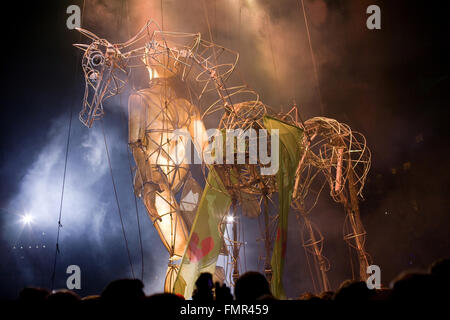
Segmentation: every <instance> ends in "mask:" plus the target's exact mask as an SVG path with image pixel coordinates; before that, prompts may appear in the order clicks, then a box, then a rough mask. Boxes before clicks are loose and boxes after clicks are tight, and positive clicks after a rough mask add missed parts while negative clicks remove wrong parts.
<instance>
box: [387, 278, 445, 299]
mask: <svg viewBox="0 0 450 320" xmlns="http://www.w3.org/2000/svg"><path fill="white" fill-rule="evenodd" d="M391 286H392V295H391V297H392V299H393V300H396V301H404V302H414V301H417V302H422V301H430V300H433V299H434V298H436V297H437V294H438V290H437V282H436V277H434V276H432V275H430V274H426V273H421V272H402V273H401V274H400V275H399V276H397V277H396V278H395V279H394V280H393V281H392V285H391Z"/></svg>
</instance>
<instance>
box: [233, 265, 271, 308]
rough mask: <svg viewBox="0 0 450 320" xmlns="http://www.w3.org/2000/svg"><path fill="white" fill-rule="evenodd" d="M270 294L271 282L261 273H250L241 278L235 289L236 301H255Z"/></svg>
mask: <svg viewBox="0 0 450 320" xmlns="http://www.w3.org/2000/svg"><path fill="white" fill-rule="evenodd" d="M268 294H271V292H270V288H269V282H267V279H266V277H264V276H263V275H262V274H261V273H259V272H255V271H249V272H246V273H244V274H243V275H242V276H240V277H239V279H238V280H237V281H236V285H235V287H234V296H235V298H236V300H249V301H250V300H252V301H253V300H257V299H258V298H260V297H262V296H264V295H268Z"/></svg>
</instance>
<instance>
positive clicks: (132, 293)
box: [101, 279, 145, 302]
mask: <svg viewBox="0 0 450 320" xmlns="http://www.w3.org/2000/svg"><path fill="white" fill-rule="evenodd" d="M143 288H144V284H143V283H142V281H141V280H138V279H120V280H114V281H112V282H110V283H109V284H108V285H107V286H106V288H105V290H103V292H102V295H101V299H102V300H104V301H108V302H115V301H117V302H131V301H139V300H141V299H142V298H144V297H145V294H144V290H143Z"/></svg>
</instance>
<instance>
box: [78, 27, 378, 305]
mask: <svg viewBox="0 0 450 320" xmlns="http://www.w3.org/2000/svg"><path fill="white" fill-rule="evenodd" d="M78 30H79V31H80V32H81V33H82V34H84V35H85V36H87V37H88V38H90V39H91V40H92V42H91V43H90V44H75V46H76V47H78V48H80V49H82V50H83V51H84V55H83V61H82V67H83V71H84V75H85V80H86V87H85V96H84V103H83V109H82V111H81V112H80V120H81V122H82V123H84V124H85V125H86V126H87V127H91V126H92V125H93V123H94V121H95V120H99V119H101V117H102V116H103V114H104V110H103V105H102V103H103V101H104V100H105V99H107V98H109V97H112V96H114V95H116V94H118V93H119V91H120V90H121V89H122V88H124V87H125V85H126V83H127V82H128V81H129V80H130V79H131V78H133V74H134V73H133V72H134V71H135V70H145V71H146V72H147V80H146V81H145V82H146V83H147V85H146V86H144V88H143V89H141V90H133V91H132V93H131V94H130V96H129V99H128V116H129V120H128V129H129V137H128V142H129V145H130V148H131V150H132V153H133V156H134V160H135V162H136V168H137V169H136V173H135V180H134V189H135V192H136V194H137V195H138V196H139V197H141V198H142V200H143V202H144V204H145V207H146V209H147V212H148V214H149V217H150V218H151V220H152V222H153V224H154V226H155V228H156V230H157V231H158V234H159V236H160V238H161V241H162V242H163V244H164V246H165V247H166V248H167V250H168V252H169V256H170V258H169V267H168V272H167V274H166V283H165V290H166V291H172V290H175V289H176V288H178V289H176V290H181V291H178V292H181V293H182V294H184V295H185V296H186V297H189V296H190V294H191V293H192V285H193V282H194V280H195V279H196V278H195V275H198V272H202V271H205V270H206V271H208V272H214V269H213V268H214V267H215V266H216V261H217V256H218V255H219V252H221V253H225V254H227V255H228V256H229V257H231V258H232V265H233V266H232V268H233V279H234V280H235V279H236V278H237V277H238V276H239V266H238V260H239V257H240V253H239V248H240V247H241V246H242V245H244V244H243V242H242V241H240V240H239V239H240V238H239V235H238V228H237V227H236V223H234V226H233V236H232V238H231V239H230V237H229V238H228V239H229V242H228V248H226V247H225V246H223V243H222V242H223V241H224V240H225V238H227V236H226V235H225V234H224V231H226V228H224V227H223V223H222V222H223V221H224V218H225V214H226V213H227V212H229V207H230V205H232V206H233V210H232V212H233V214H234V215H235V214H236V212H237V210H236V208H237V207H239V208H240V209H242V210H241V211H242V212H243V213H244V214H245V215H247V216H248V217H250V218H259V217H263V218H264V232H263V238H264V240H265V259H264V261H265V263H264V269H265V273H266V276H267V278H268V279H269V281H270V280H271V278H273V279H272V281H271V286H272V292H273V293H274V294H275V295H276V296H277V297H283V296H284V293H283V288H282V275H283V274H282V271H283V265H284V259H285V254H286V241H287V229H288V219H287V215H288V213H289V211H290V210H291V209H292V210H293V211H295V213H296V216H297V218H298V221H299V224H300V229H301V231H302V232H301V234H302V236H303V246H304V248H305V252H306V255H307V256H308V255H311V256H313V259H314V262H315V265H316V270H317V278H318V281H319V283H320V284H321V289H322V291H323V290H328V289H329V287H328V286H329V285H328V278H327V274H326V272H327V271H328V270H329V262H328V260H327V259H326V258H325V257H324V255H323V254H322V247H323V242H324V237H323V236H322V234H321V233H320V231H319V230H318V228H317V227H316V226H315V225H314V224H313V223H312V222H311V218H310V215H309V213H310V212H311V210H312V209H313V208H314V207H315V205H316V204H317V201H318V198H319V195H320V194H321V191H322V190H323V189H324V186H325V185H328V186H329V188H330V196H331V197H332V198H333V200H334V201H336V202H338V203H341V204H342V205H343V206H344V209H345V212H346V219H345V222H344V240H345V241H346V242H347V243H348V245H349V246H350V248H352V249H354V251H355V252H356V256H357V261H358V262H357V263H358V264H359V272H358V274H359V275H358V274H355V275H354V278H359V279H365V278H366V276H367V274H366V270H367V266H368V264H369V258H368V255H367V253H366V251H365V248H364V247H365V235H366V232H365V230H364V227H363V225H362V223H361V219H360V216H359V206H358V201H359V200H358V197H359V198H361V195H362V190H363V187H364V184H365V180H366V177H367V173H368V170H369V168H370V159H371V156H370V150H369V149H368V148H367V146H366V141H365V138H364V136H363V135H361V134H359V133H357V132H354V131H352V130H351V129H350V127H348V126H347V125H345V124H342V123H340V122H338V121H336V120H334V119H329V118H324V117H315V118H312V119H309V120H306V121H305V122H303V121H302V120H301V118H300V119H299V117H298V112H297V107H296V106H295V105H294V107H293V108H292V109H291V110H290V111H289V112H287V113H275V112H273V111H270V108H269V107H268V106H266V105H264V104H263V103H262V102H261V101H259V96H258V94H257V93H256V92H255V91H253V90H251V89H249V88H248V87H247V86H246V85H228V84H227V82H226V81H227V80H228V79H229V77H230V75H231V74H232V72H233V70H234V68H235V67H236V64H237V61H238V54H237V53H236V52H233V51H232V50H229V49H227V48H224V47H221V46H218V45H216V44H214V43H212V42H208V41H204V40H202V39H201V37H200V34H192V33H174V32H163V31H161V30H160V29H159V28H158V27H157V25H156V24H155V23H154V22H153V21H149V22H147V23H146V25H145V26H144V27H143V28H142V29H141V30H140V31H139V32H138V33H137V34H136V35H135V36H134V37H133V38H131V39H130V40H128V41H127V42H124V43H118V44H112V43H110V42H109V41H107V40H105V39H102V38H100V37H98V36H97V35H95V34H93V33H92V32H90V31H87V30H84V29H78ZM189 83H194V84H195V85H197V87H198V88H197V90H191V89H192V88H191V87H190V85H189ZM195 85H194V86H195ZM194 91H195V92H194ZM208 99H209V100H208ZM203 101H207V102H206V103H205V104H203V105H202V108H201V109H202V110H203V112H202V113H200V110H199V109H200V107H199V106H200V105H201V104H202V102H203ZM215 112H220V114H221V118H220V120H219V123H218V125H217V127H218V130H217V132H219V133H220V134H219V135H218V136H221V134H222V133H221V132H224V131H225V130H229V129H239V130H242V132H246V130H248V129H255V130H260V129H269V130H272V129H276V130H279V131H280V132H284V133H283V134H284V136H283V134H282V135H281V136H280V141H281V142H280V143H281V144H282V145H283V146H282V148H281V149H280V153H279V155H280V157H282V158H280V163H281V166H280V170H279V171H278V173H277V174H276V176H275V175H264V174H262V173H261V172H262V170H260V169H261V168H262V167H264V166H265V165H266V164H263V163H260V162H259V160H260V159H258V162H257V163H255V164H251V163H246V164H243V165H242V164H239V165H233V164H231V165H228V164H226V165H224V164H219V165H217V164H214V166H210V167H208V169H209V170H208V171H209V173H211V172H213V173H214V174H213V175H211V174H210V175H209V176H208V178H207V181H206V182H207V186H206V187H205V190H204V191H203V193H202V190H201V188H200V186H199V185H198V183H197V182H196V181H195V179H194V178H193V177H192V175H191V173H190V171H189V168H190V167H189V157H190V155H189V154H188V153H189V151H188V149H189V148H188V147H189V145H190V143H191V142H192V145H193V147H194V148H195V149H196V150H197V151H199V153H200V154H202V155H203V151H204V149H205V147H206V146H207V145H208V136H207V135H206V130H205V126H204V124H203V122H202V119H204V117H205V116H207V115H211V114H213V113H215ZM269 114H270V115H269ZM180 131H182V132H185V133H186V135H185V136H183V135H182V136H178V135H177V134H175V133H176V132H177V133H178V132H180ZM271 132H272V131H271ZM271 137H272V134H271ZM187 140H188V141H189V142H188V141H187ZM233 143H234V142H233ZM233 148H234V147H233ZM244 149H245V148H244ZM233 152H234V151H233ZM244 152H247V151H244ZM271 152H274V150H271ZM187 154H188V155H187ZM186 155H187V156H186ZM247 158H248V154H246V155H245V159H247ZM283 161H284V162H283ZM320 179H321V180H320ZM319 180H320V182H319ZM208 183H209V184H208ZM315 185H319V186H320V188H319V189H318V190H316V191H317V192H314V191H315V190H314V186H315ZM213 186H215V187H214V188H216V190H213V189H214V188H212V187H213ZM208 192H210V194H208ZM275 193H278V202H279V208H278V210H277V213H276V214H275V216H274V217H269V204H270V203H271V202H273V198H274V197H273V195H274V194H275ZM180 194H181V196H180ZM200 194H201V197H202V198H201V199H200V200H199V195H200ZM194 195H196V196H194ZM214 198H216V200H217V199H219V198H221V199H222V200H223V201H222V202H221V203H220V205H219V206H215V205H217V204H218V203H216V204H214V203H213V202H210V200H211V199H214ZM177 199H179V200H177ZM280 199H281V200H280ZM203 200H204V201H203ZM211 201H213V200H211ZM202 203H203V205H209V206H210V207H211V206H212V207H214V209H213V210H209V209H211V208H205V207H202ZM262 212H264V214H261V213H262ZM194 216H195V217H196V218H195V219H194ZM211 217H212V218H214V219H211ZM211 221H213V222H211ZM206 229H208V230H206ZM202 232H203V237H204V238H203V240H204V241H205V242H203V241H201V240H202V239H201V238H200V237H199V235H201V233H202ZM239 232H243V231H239ZM214 234H215V235H216V237H215V238H214ZM275 234H276V239H275V237H274V235H275ZM191 238H192V239H193V240H192V241H191ZM211 239H215V240H214V242H212V240H211ZM207 240H208V241H207ZM272 242H273V243H274V244H273V243H272ZM203 243H205V244H206V245H203ZM213 243H214V245H212V244H213ZM199 244H201V247H200V246H198V245H199ZM225 244H227V243H225ZM213 247H214V250H213ZM222 248H223V250H222ZM227 249H231V250H227ZM272 249H273V250H272ZM196 252H197V253H199V254H198V255H197V254H196ZM271 255H272V259H270V256H271ZM181 257H183V259H182V262H181V263H180V264H179V265H176V264H175V263H174V261H176V260H179V259H180V258H181ZM202 259H203V260H202ZM183 266H184V271H183V270H182V267H183ZM186 266H188V267H186ZM194 269H195V272H196V273H195V272H194V271H193V270H194ZM272 272H273V277H272ZM180 274H182V275H183V277H181V276H180ZM188 274H190V277H189V279H188V277H187V275H188ZM233 279H231V282H232V281H233ZM180 283H184V284H185V285H184V286H181V285H180V286H177V284H180ZM188 287H189V288H190V289H189V290H187V289H184V288H188ZM180 288H181V289H180ZM176 290H175V291H176Z"/></svg>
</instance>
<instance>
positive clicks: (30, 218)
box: [21, 214, 33, 224]
mask: <svg viewBox="0 0 450 320" xmlns="http://www.w3.org/2000/svg"><path fill="white" fill-rule="evenodd" d="M21 220H22V223H23V224H30V223H32V222H33V216H31V215H30V214H26V215H24V216H22V219H21Z"/></svg>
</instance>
